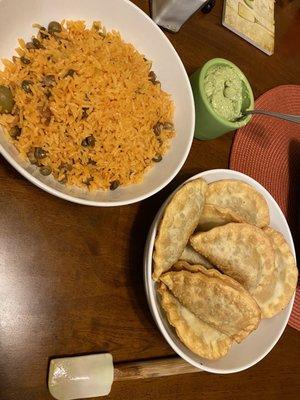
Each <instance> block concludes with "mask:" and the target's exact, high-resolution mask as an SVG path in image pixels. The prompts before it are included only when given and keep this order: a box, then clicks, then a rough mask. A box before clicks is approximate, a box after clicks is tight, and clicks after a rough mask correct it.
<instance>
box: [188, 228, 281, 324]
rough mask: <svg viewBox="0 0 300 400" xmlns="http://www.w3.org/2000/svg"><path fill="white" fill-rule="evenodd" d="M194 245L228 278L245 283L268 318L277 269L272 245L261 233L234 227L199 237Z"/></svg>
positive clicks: (203, 233)
mask: <svg viewBox="0 0 300 400" xmlns="http://www.w3.org/2000/svg"><path fill="white" fill-rule="evenodd" d="M190 243H191V245H192V246H193V247H194V249H195V250H196V251H198V252H199V253H201V254H203V255H204V257H206V258H207V259H208V260H209V261H210V262H212V263H213V264H214V265H216V266H217V268H218V269H219V270H221V271H222V272H224V274H226V275H228V276H231V277H232V278H234V279H235V280H237V281H238V282H239V283H241V284H242V285H243V286H244V287H245V288H246V289H247V290H248V291H249V292H250V294H251V295H252V296H253V297H254V299H255V300H256V302H257V303H258V305H259V306H260V308H261V310H262V315H263V316H264V317H265V316H266V315H267V313H268V312H267V309H266V307H265V304H266V302H267V301H268V300H269V299H270V298H271V297H272V295H273V291H274V287H275V282H276V268H275V255H274V250H273V247H272V244H271V241H270V239H269V238H268V236H267V235H266V234H265V233H264V232H263V231H262V230H261V229H259V228H257V227H256V226H253V225H249V224H244V223H239V224H236V223H230V224H227V225H224V226H219V227H217V228H214V229H212V230H210V231H208V232H200V233H196V234H195V235H193V236H192V237H191V239H190Z"/></svg>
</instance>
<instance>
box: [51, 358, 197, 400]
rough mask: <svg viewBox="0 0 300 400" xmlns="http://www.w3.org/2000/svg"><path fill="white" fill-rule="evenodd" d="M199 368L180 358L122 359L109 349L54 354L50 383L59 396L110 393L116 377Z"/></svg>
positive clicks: (66, 398) (143, 376) (61, 398)
mask: <svg viewBox="0 0 300 400" xmlns="http://www.w3.org/2000/svg"><path fill="white" fill-rule="evenodd" d="M199 371H200V370H199V369H198V368H196V367H193V366H192V365H190V364H188V363H187V362H185V361H184V360H182V359H181V358H177V357H171V358H160V359H154V360H149V361H139V362H127V363H119V364H116V365H115V368H114V366H113V358H112V355H111V354H110V353H104V354H91V355H87V356H76V357H63V358H55V359H52V360H51V361H50V368H49V377H48V386H49V391H50V393H51V395H52V396H53V397H54V398H55V399H57V400H72V399H85V398H89V397H98V396H107V395H108V394H109V392H110V390H111V386H112V383H113V381H124V380H133V379H146V378H154V377H161V376H169V375H179V374H187V373H192V372H199Z"/></svg>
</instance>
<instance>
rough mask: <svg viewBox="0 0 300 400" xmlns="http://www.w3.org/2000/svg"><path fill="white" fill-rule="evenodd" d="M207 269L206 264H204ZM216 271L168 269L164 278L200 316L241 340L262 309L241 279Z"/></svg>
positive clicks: (179, 297)
mask: <svg viewBox="0 0 300 400" xmlns="http://www.w3.org/2000/svg"><path fill="white" fill-rule="evenodd" d="M203 268H204V267H203ZM218 274H219V275H221V274H220V273H219V272H218V271H216V270H206V269H205V272H204V271H203V272H189V271H174V272H172V271H171V272H166V273H165V274H163V275H162V276H161V277H160V279H161V281H162V282H163V283H164V284H165V285H166V286H167V287H168V289H169V290H170V291H171V292H172V294H173V295H174V296H175V297H176V298H177V300H178V301H179V302H180V303H181V304H182V305H183V306H184V307H186V308H187V309H188V310H189V311H191V312H192V313H193V314H194V315H195V316H196V317H198V318H200V319H201V320H202V321H204V322H205V323H207V324H208V325H209V326H211V327H213V328H215V329H217V330H218V331H220V332H222V333H224V334H226V335H227V336H229V337H230V338H231V339H232V340H235V341H236V342H238V343H240V342H241V341H242V340H243V339H244V338H245V337H247V336H248V335H249V333H250V332H252V331H253V330H254V329H256V328H257V326H258V324H259V321H260V316H261V315H260V314H261V313H260V309H259V307H258V305H257V304H256V302H255V300H254V299H253V298H252V297H251V296H250V294H249V293H247V291H246V290H244V289H243V288H242V287H241V285H239V284H238V282H235V283H234V284H232V282H231V281H232V280H231V279H230V278H229V279H230V282H229V281H228V283H226V281H225V280H226V277H223V278H222V279H220V278H219V277H218V276H217V275H218Z"/></svg>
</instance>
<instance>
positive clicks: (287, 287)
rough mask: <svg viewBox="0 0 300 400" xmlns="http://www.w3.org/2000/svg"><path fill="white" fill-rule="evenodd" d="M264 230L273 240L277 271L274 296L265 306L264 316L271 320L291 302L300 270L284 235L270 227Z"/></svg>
mask: <svg viewBox="0 0 300 400" xmlns="http://www.w3.org/2000/svg"><path fill="white" fill-rule="evenodd" d="M263 230H264V232H265V233H266V234H267V235H268V237H269V238H270V239H271V243H272V246H273V248H274V251H275V266H276V269H277V274H276V284H275V287H274V291H273V294H272V296H271V298H270V299H269V300H268V301H267V302H266V303H265V304H264V315H265V317H267V318H271V317H273V316H274V315H276V314H278V313H279V312H280V311H282V310H283V309H284V308H285V307H286V306H287V304H288V303H289V301H290V300H291V298H292V296H293V294H294V292H295V289H296V286H297V280H298V269H297V266H296V260H295V258H294V256H293V254H292V252H291V250H290V248H289V245H288V244H287V242H286V241H285V239H284V237H283V236H282V234H281V233H279V232H277V231H275V230H274V229H272V228H269V227H266V228H264V229H263Z"/></svg>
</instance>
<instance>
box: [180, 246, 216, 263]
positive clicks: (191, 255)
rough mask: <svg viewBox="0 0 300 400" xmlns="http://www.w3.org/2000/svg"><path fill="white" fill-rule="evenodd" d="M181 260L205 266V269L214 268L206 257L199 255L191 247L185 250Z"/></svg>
mask: <svg viewBox="0 0 300 400" xmlns="http://www.w3.org/2000/svg"><path fill="white" fill-rule="evenodd" d="M179 260H182V261H187V262H188V263H190V264H200V265H204V267H205V268H207V269H209V268H213V267H214V266H213V265H212V264H211V263H210V262H209V261H208V260H207V259H206V258H205V257H203V256H202V255H201V254H199V253H198V252H197V251H196V250H194V249H193V248H192V247H191V246H189V245H187V246H186V247H185V248H184V250H183V252H182V254H181V256H180V257H179Z"/></svg>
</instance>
